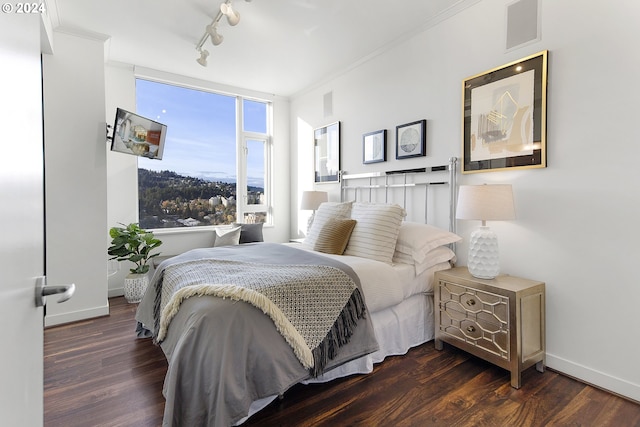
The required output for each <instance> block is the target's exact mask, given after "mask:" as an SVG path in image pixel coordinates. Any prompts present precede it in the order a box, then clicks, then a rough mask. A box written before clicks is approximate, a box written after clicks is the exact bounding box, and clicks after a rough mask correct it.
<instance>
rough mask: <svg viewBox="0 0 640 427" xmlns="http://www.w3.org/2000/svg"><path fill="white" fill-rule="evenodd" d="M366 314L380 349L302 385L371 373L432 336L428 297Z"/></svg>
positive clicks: (256, 405) (255, 407) (259, 405)
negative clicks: (377, 366) (387, 358)
mask: <svg viewBox="0 0 640 427" xmlns="http://www.w3.org/2000/svg"><path fill="white" fill-rule="evenodd" d="M370 315H371V322H372V323H373V328H374V330H375V333H376V339H377V340H378V344H379V345H380V349H379V350H378V351H376V352H375V353H371V354H369V355H366V356H363V357H360V358H358V359H355V360H352V361H351V362H347V363H345V364H344V365H341V366H338V367H336V368H334V369H331V370H330V371H328V372H325V373H324V374H323V375H321V376H320V377H318V378H313V379H311V380H308V381H305V382H304V384H309V383H323V382H328V381H331V380H334V379H336V378H343V377H346V376H349V375H354V374H368V373H371V372H372V371H373V365H374V364H375V363H380V362H382V361H383V360H384V359H385V357H387V356H395V355H402V354H406V353H407V352H408V351H409V349H410V348H412V347H416V346H418V345H420V344H424V343H425V342H428V341H431V340H432V339H433V338H434V336H435V329H434V315H433V296H432V295H426V294H418V295H413V296H412V297H410V298H408V299H406V300H404V301H402V302H401V303H400V304H398V305H395V306H393V307H389V308H387V309H384V310H380V311H378V312H375V313H371V314H370ZM277 397H278V395H273V396H269V397H265V398H263V399H259V400H256V401H254V402H253V403H252V404H251V407H250V408H249V415H247V417H245V418H243V419H242V420H241V421H239V422H238V423H237V424H236V425H239V424H242V423H244V422H245V421H246V420H247V419H248V418H249V417H250V416H251V415H252V414H255V413H256V412H258V411H260V410H261V409H263V408H264V407H265V406H267V405H268V404H269V403H271V402H272V401H273V400H274V399H276V398H277Z"/></svg>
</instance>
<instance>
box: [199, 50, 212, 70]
mask: <svg viewBox="0 0 640 427" xmlns="http://www.w3.org/2000/svg"><path fill="white" fill-rule="evenodd" d="M199 52H200V58H198V59H196V61H197V62H198V64H200V65H202V66H203V67H206V66H207V57H208V56H209V51H208V50H207V49H199Z"/></svg>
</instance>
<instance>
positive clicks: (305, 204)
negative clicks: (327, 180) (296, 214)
mask: <svg viewBox="0 0 640 427" xmlns="http://www.w3.org/2000/svg"><path fill="white" fill-rule="evenodd" d="M328 200H329V196H328V193H327V192H326V191H303V192H302V200H301V201H300V210H303V211H313V212H312V213H311V216H310V217H309V222H307V234H308V233H309V229H310V228H311V224H313V217H314V216H315V214H316V210H317V209H318V207H320V205H321V204H322V203H324V202H326V201H328Z"/></svg>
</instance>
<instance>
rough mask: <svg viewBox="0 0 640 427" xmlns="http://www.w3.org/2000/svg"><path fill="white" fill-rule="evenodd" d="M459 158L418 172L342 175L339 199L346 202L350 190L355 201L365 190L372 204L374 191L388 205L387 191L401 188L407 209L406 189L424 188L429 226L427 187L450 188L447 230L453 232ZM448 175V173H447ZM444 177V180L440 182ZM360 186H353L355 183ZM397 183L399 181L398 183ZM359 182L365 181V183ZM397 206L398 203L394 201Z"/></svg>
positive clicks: (401, 171)
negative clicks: (378, 193) (376, 191)
mask: <svg viewBox="0 0 640 427" xmlns="http://www.w3.org/2000/svg"><path fill="white" fill-rule="evenodd" d="M457 164H458V158H457V157H451V158H450V159H449V164H447V165H441V166H432V167H428V168H420V169H407V170H400V171H389V172H370V173H359V174H351V175H346V174H345V175H342V176H341V178H342V187H341V191H340V199H341V200H342V201H346V200H348V196H349V191H353V192H354V200H358V196H359V195H362V194H363V193H364V192H365V191H366V190H368V198H367V201H371V198H372V194H373V191H374V190H381V189H383V190H384V197H385V203H389V190H390V189H395V188H401V189H402V192H403V194H402V197H403V203H402V207H404V208H405V209H406V207H407V190H408V189H410V188H417V187H424V189H425V190H424V191H425V195H424V199H425V201H424V203H425V206H424V222H425V224H426V223H428V212H427V211H428V200H429V187H430V186H432V185H447V184H448V185H449V231H451V232H452V233H455V232H456V200H457V196H458V194H457V189H458V186H457V185H456V176H457ZM446 172H448V174H447V173H446ZM423 176H424V177H425V179H426V180H425V181H421V182H416V178H418V177H423ZM443 178H444V180H443ZM358 181H359V182H360V183H356V182H358ZM398 181H402V182H400V183H398ZM362 182H365V183H364V184H363V183H362ZM396 203H397V202H396Z"/></svg>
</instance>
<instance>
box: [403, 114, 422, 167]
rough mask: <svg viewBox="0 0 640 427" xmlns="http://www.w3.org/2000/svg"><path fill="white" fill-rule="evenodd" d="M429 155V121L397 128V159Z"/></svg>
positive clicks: (419, 121)
mask: <svg viewBox="0 0 640 427" xmlns="http://www.w3.org/2000/svg"><path fill="white" fill-rule="evenodd" d="M426 155H427V121H426V120H418V121H417V122H411V123H406V124H404V125H400V126H396V159H408V158H410V157H420V156H426Z"/></svg>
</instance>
